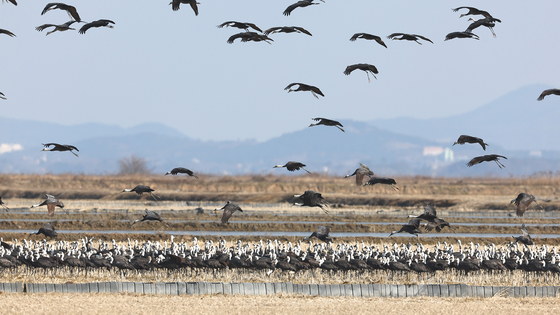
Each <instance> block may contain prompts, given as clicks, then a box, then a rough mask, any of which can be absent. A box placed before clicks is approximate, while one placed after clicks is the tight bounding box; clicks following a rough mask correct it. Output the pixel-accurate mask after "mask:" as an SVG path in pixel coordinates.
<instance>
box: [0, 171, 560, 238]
mask: <svg viewBox="0 0 560 315" xmlns="http://www.w3.org/2000/svg"><path fill="white" fill-rule="evenodd" d="M396 180H397V184H398V185H397V186H398V187H399V188H400V189H399V190H398V191H395V190H393V189H392V188H391V187H388V186H384V185H376V186H366V187H358V186H356V185H355V184H354V178H349V179H343V178H341V177H332V176H326V175H317V174H313V175H300V176H276V175H271V174H268V175H244V176H215V175H203V174H201V175H200V178H199V179H194V178H192V177H185V176H163V175H129V176H117V175H107V176H101V175H72V174H63V175H49V174H47V175H14V174H1V175H0V196H2V198H3V200H4V202H5V203H6V204H7V205H8V206H10V207H11V208H12V209H13V211H11V212H10V213H3V212H2V213H0V228H1V229H32V230H35V229H38V228H39V227H40V226H42V224H43V223H41V222H22V221H11V220H10V219H52V222H53V225H54V226H55V227H56V228H57V229H59V230H60V229H71V230H78V229H83V230H108V229H122V230H130V231H131V233H132V235H134V231H135V230H152V231H161V233H162V234H161V235H155V236H146V237H147V238H148V239H154V238H156V239H157V238H160V239H161V237H162V236H163V237H164V235H165V232H166V231H181V230H208V231H233V230H237V231H312V230H315V229H316V228H317V226H318V225H320V223H309V224H291V223H287V224H286V223H280V224H276V223H274V221H277V220H282V221H286V220H288V221H289V220H294V221H319V222H320V221H332V220H337V221H343V222H347V223H346V224H342V225H333V226H332V227H331V228H332V231H333V232H342V231H355V232H378V233H390V232H391V231H394V230H398V229H399V228H400V224H392V225H371V224H369V225H363V224H355V223H354V222H360V221H369V222H403V223H405V221H407V219H406V218H403V217H402V214H403V213H404V212H408V213H410V211H414V212H415V213H418V214H419V213H421V212H422V209H423V206H424V205H425V204H427V203H433V204H435V205H436V207H437V209H438V211H439V213H440V214H441V213H443V211H446V210H448V211H464V212H469V211H488V210H492V211H496V212H498V213H500V215H501V216H508V215H509V216H511V215H513V213H514V211H515V210H514V206H513V205H511V204H510V201H511V199H513V198H515V197H516V196H517V194H518V193H520V192H529V193H532V194H534V195H536V196H538V197H541V198H544V200H541V201H540V204H541V205H542V206H543V207H544V208H545V209H546V210H547V211H556V210H559V209H560V199H559V198H558V197H559V196H560V185H559V184H560V176H557V175H555V174H541V175H540V176H534V177H527V178H429V177H420V176H416V177H400V178H396ZM138 184H144V185H149V186H151V187H152V188H153V189H155V190H156V191H155V194H156V195H157V196H159V197H160V198H161V200H162V201H161V202H155V201H153V200H152V198H151V197H149V196H146V195H144V196H138V195H137V194H135V193H122V192H121V191H122V189H124V188H132V187H134V186H136V185H138ZM305 190H315V191H318V192H321V193H322V194H323V196H324V197H325V199H326V200H327V201H328V202H329V203H330V206H331V211H336V212H337V213H338V214H339V215H337V216H329V215H326V214H324V213H323V212H322V211H320V210H319V209H318V208H300V207H295V206H292V205H291V204H292V203H293V202H294V201H295V200H294V199H293V198H292V196H293V195H294V194H301V193H303V192H304V191H305ZM45 193H50V194H55V195H56V196H57V197H59V198H60V199H61V200H62V201H63V202H64V203H65V205H66V207H65V210H68V211H70V212H71V213H72V215H71V216H67V215H66V214H65V213H64V211H61V210H57V212H56V214H55V216H54V217H52V218H51V217H48V216H47V215H46V210H45V209H43V208H37V209H33V211H35V212H34V213H32V214H18V211H29V210H30V209H29V206H30V205H32V204H36V203H39V202H41V201H42V200H43V199H44V194H45ZM226 200H231V201H234V202H238V203H243V204H249V205H245V206H244V208H245V210H250V214H247V213H243V214H242V213H236V214H235V216H234V217H233V218H232V220H231V221H232V222H231V223H230V224H228V225H222V224H220V223H219V215H220V213H212V211H211V210H212V209H204V210H205V211H204V214H202V215H196V214H194V210H195V209H196V207H195V206H189V205H188V204H187V202H189V201H191V202H192V201H203V202H216V203H222V202H224V203H225V201H226ZM254 203H271V204H279V205H280V208H274V207H272V208H268V209H261V208H259V206H250V204H254ZM246 207H248V208H246ZM535 208H536V207H534V206H532V207H531V209H532V210H530V211H536V210H533V209H535ZM115 209H118V210H119V211H120V212H119V211H116V212H115V211H113V212H112V210H115ZM123 209H124V210H125V212H122V210H123ZM144 209H150V210H153V211H156V212H157V211H166V212H165V214H164V216H163V217H164V219H166V220H172V219H176V220H191V221H192V222H183V223H170V227H169V228H166V227H164V226H163V225H161V224H160V223H158V222H151V223H141V224H137V225H135V226H131V225H130V223H129V222H132V221H133V220H134V219H138V218H140V217H141V213H142V212H143V211H144ZM169 210H176V211H171V212H170V211H169ZM181 210H191V211H190V212H189V211H187V212H185V211H181ZM261 210H267V211H262V212H261ZM277 210H281V211H282V212H284V213H290V214H292V215H290V216H276V215H275V214H274V213H275V211H277ZM104 211H105V212H106V213H104ZM302 211H303V212H302ZM539 211H540V210H539ZM345 213H348V214H346V215H345ZM340 214H342V215H340ZM396 215H401V216H400V217H399V216H396ZM70 218H71V219H72V221H66V222H64V221H57V220H58V219H70ZM116 220H129V222H126V221H120V222H119V221H116ZM198 220H208V221H215V222H196V221H198ZM236 220H246V221H252V222H251V223H236V222H235V221H236ZM481 220H483V221H484V222H485V223H486V224H481V225H478V226H456V227H455V228H456V231H457V232H459V233H461V232H475V233H507V234H510V233H511V234H512V235H514V234H518V233H519V229H518V227H517V226H513V227H512V226H510V227H503V226H502V227H500V226H492V225H491V223H519V224H521V222H524V223H537V224H538V223H558V221H560V219H547V220H543V219H538V218H523V219H520V218H517V217H515V216H513V217H509V218H488V219H473V218H453V221H452V223H453V222H457V223H459V222H480V221H481ZM259 221H271V222H268V223H259ZM449 221H451V220H449ZM558 232H559V231H558V227H556V226H549V227H538V226H537V227H532V228H531V233H534V234H544V233H546V234H548V233H551V234H554V233H558ZM83 236H87V235H80V234H76V235H61V237H63V238H64V239H68V240H76V239H79V238H81V237H83ZM89 236H91V234H90V235H89ZM129 236H130V235H123V234H121V235H118V234H112V235H95V237H96V238H98V239H113V238H114V239H116V240H117V241H122V240H125V239H126V238H127V237H129ZM4 237H5V239H14V238H22V237H28V235H22V234H21V233H12V234H5V235H4ZM33 237H35V236H32V237H31V238H33ZM40 237H42V236H37V237H36V238H37V239H40ZM191 239H192V237H190V236H188V235H186V236H181V237H179V240H182V241H188V240H191ZM200 239H201V240H205V239H214V238H212V237H202V238H200ZM251 239H252V238H250V237H249V238H247V240H251ZM284 240H285V241H297V240H296V239H295V238H290V237H286V238H284ZM401 240H402V241H404V242H408V241H413V239H412V238H410V239H408V238H406V239H404V238H399V241H401ZM372 241H373V240H372ZM377 241H383V239H379V240H377ZM427 241H428V242H437V241H441V242H443V241H448V242H455V241H456V238H433V239H430V240H427ZM464 241H465V242H469V241H473V242H481V241H482V240H480V239H464ZM489 241H493V240H489ZM557 241H558V240H557V239H552V240H546V242H547V244H551V245H556V243H557ZM501 242H503V240H502V241H501ZM548 242H550V243H548ZM540 243H541V242H537V244H540Z"/></svg>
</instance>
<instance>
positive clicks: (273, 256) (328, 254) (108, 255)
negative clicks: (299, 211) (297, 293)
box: [0, 219, 560, 276]
mask: <svg viewBox="0 0 560 315" xmlns="http://www.w3.org/2000/svg"><path fill="white" fill-rule="evenodd" d="M415 220H419V219H415ZM413 221H414V220H413ZM522 229H524V227H523V228H522ZM40 232H41V233H47V234H51V235H56V232H54V231H49V229H48V227H47V225H45V228H42V230H41V231H40ZM328 232H329V230H328V228H327V227H320V228H319V230H318V231H317V232H314V233H313V234H311V235H310V236H309V237H307V238H306V241H307V242H306V243H303V242H302V241H299V242H298V243H296V244H292V243H291V242H285V243H283V242H281V241H278V240H274V241H272V240H268V241H267V242H266V243H265V242H263V241H262V240H261V241H260V242H257V243H243V242H242V241H241V240H239V241H237V242H232V243H231V244H230V245H228V243H227V241H225V240H223V239H220V240H219V241H218V242H217V243H214V242H213V241H207V242H205V243H204V244H203V246H200V244H199V242H198V240H197V239H196V238H194V239H193V241H192V243H191V242H175V241H174V239H173V236H171V239H170V241H169V242H168V241H165V242H164V243H163V244H162V243H160V242H159V241H155V242H154V241H146V242H144V243H141V242H139V241H138V240H131V239H128V244H126V243H125V244H123V245H119V244H117V243H116V242H115V240H113V241H112V244H111V243H109V244H108V243H107V242H105V241H102V240H98V241H97V242H96V243H97V244H95V243H94V241H93V238H87V237H86V238H82V239H81V240H80V241H76V242H66V241H57V242H56V243H54V244H51V243H48V242H47V241H46V240H42V241H28V240H25V239H23V240H21V242H20V241H18V240H14V242H12V243H11V244H9V243H7V242H4V241H2V242H1V244H0V267H2V268H18V267H19V266H26V267H27V268H28V272H33V271H34V270H35V269H43V270H45V271H46V270H52V272H55V270H56V269H55V268H59V267H68V268H71V269H72V270H73V271H77V270H89V271H93V270H100V269H106V270H110V269H112V268H114V269H116V270H119V269H120V270H121V271H139V272H141V271H144V270H158V269H161V270H167V271H168V272H169V271H173V270H182V271H188V270H189V268H190V270H193V271H194V270H216V269H225V268H228V269H241V270H243V269H248V270H262V271H263V272H265V273H266V274H267V275H268V276H270V275H271V274H272V273H274V272H276V273H282V272H292V273H296V274H297V272H299V271H304V270H324V271H328V272H330V273H332V272H335V273H336V272H348V271H352V270H362V271H366V270H387V271H393V272H415V273H434V272H436V271H442V270H456V271H459V272H463V273H465V274H469V273H471V272H482V273H484V272H488V274H491V273H493V272H496V271H498V272H509V271H513V270H522V271H526V272H552V273H558V272H560V266H559V264H560V253H558V250H557V248H556V247H554V248H550V247H549V246H546V245H542V246H535V245H534V244H532V241H531V237H530V235H529V234H528V233H527V231H526V230H524V232H523V235H522V236H520V237H517V238H515V241H514V242H508V243H507V244H505V245H501V246H499V247H498V246H496V245H495V244H490V245H489V246H487V245H480V244H474V243H472V242H471V243H469V244H467V245H466V246H464V245H463V244H462V243H461V240H457V244H448V243H447V242H444V243H443V244H441V243H438V244H437V245H436V246H434V247H433V248H430V247H427V246H424V245H423V244H422V243H417V244H415V245H413V244H411V243H408V244H402V245H400V246H399V245H397V244H396V243H395V244H393V246H389V245H382V246H379V245H377V246H376V245H368V244H366V243H364V242H361V243H357V244H346V243H340V244H338V245H336V246H334V245H333V243H332V242H331V238H330V237H329V236H328ZM312 237H315V238H317V239H319V240H321V241H323V242H322V243H315V244H314V243H313V241H312ZM18 270H19V269H18ZM196 272H197V273H198V271H196Z"/></svg>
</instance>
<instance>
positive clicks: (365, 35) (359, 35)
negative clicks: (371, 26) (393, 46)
mask: <svg viewBox="0 0 560 315" xmlns="http://www.w3.org/2000/svg"><path fill="white" fill-rule="evenodd" d="M358 38H363V39H367V40H374V41H376V42H377V43H378V44H379V45H381V46H383V47H385V48H387V45H385V42H384V41H383V39H381V37H379V36H377V35H371V34H368V33H356V34H354V35H352V37H350V41H351V42H353V41H356V39H358Z"/></svg>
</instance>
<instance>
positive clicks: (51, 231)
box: [30, 223, 58, 238]
mask: <svg viewBox="0 0 560 315" xmlns="http://www.w3.org/2000/svg"><path fill="white" fill-rule="evenodd" d="M39 234H43V235H44V236H45V237H49V238H54V237H57V236H58V233H57V232H56V229H55V228H54V226H53V225H52V224H50V223H45V224H44V225H43V227H42V228H40V229H39V231H37V233H31V234H30V235H39Z"/></svg>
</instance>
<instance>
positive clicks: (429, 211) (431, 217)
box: [408, 204, 455, 233]
mask: <svg viewBox="0 0 560 315" xmlns="http://www.w3.org/2000/svg"><path fill="white" fill-rule="evenodd" d="M408 217H409V218H411V217H412V218H416V219H421V220H426V221H428V223H427V224H426V226H424V228H425V229H426V231H428V232H429V231H431V230H433V229H434V228H435V229H436V231H437V232H438V233H439V232H441V230H442V229H443V228H444V227H446V226H447V227H449V228H450V229H451V230H452V231H453V233H455V230H454V229H453V228H452V227H451V225H450V224H449V222H447V221H445V220H444V219H441V218H439V217H438V216H437V212H436V208H435V207H434V206H433V205H430V204H427V205H426V206H424V213H422V214H421V215H419V216H417V217H415V216H412V215H409V216H408Z"/></svg>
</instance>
